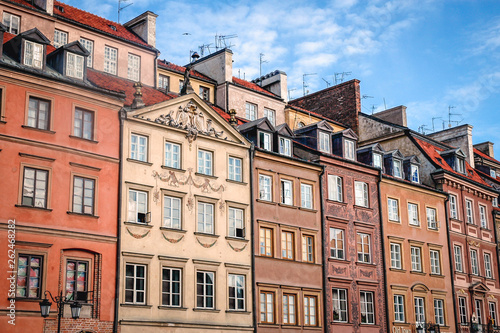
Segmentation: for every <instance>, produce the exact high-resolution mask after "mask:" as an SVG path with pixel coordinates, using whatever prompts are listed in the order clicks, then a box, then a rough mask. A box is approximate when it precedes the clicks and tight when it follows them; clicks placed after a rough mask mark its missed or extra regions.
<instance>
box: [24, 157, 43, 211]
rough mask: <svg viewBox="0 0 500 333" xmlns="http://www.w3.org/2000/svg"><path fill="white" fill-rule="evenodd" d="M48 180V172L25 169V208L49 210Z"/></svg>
mask: <svg viewBox="0 0 500 333" xmlns="http://www.w3.org/2000/svg"><path fill="white" fill-rule="evenodd" d="M48 178H49V172H48V171H47V170H40V169H34V168H28V167H25V168H24V179H23V199H22V205H23V206H29V207H38V208H47V193H48V192H47V187H48Z"/></svg>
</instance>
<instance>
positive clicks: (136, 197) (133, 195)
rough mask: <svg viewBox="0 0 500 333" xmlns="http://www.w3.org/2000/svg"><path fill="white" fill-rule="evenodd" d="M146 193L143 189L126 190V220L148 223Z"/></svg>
mask: <svg viewBox="0 0 500 333" xmlns="http://www.w3.org/2000/svg"><path fill="white" fill-rule="evenodd" d="M148 215H149V213H148V193H147V192H144V191H137V190H129V191H128V221H129V222H137V223H148V222H149V216H148Z"/></svg>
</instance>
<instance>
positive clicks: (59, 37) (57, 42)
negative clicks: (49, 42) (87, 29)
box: [54, 29, 68, 49]
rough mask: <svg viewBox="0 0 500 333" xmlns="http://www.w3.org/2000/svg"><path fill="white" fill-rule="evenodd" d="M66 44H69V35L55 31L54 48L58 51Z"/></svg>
mask: <svg viewBox="0 0 500 333" xmlns="http://www.w3.org/2000/svg"><path fill="white" fill-rule="evenodd" d="M66 44H68V33H67V32H65V31H61V30H58V29H54V47H55V48H56V49H57V48H58V47H60V46H63V45H66Z"/></svg>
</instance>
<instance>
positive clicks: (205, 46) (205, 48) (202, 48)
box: [198, 43, 213, 57]
mask: <svg viewBox="0 0 500 333" xmlns="http://www.w3.org/2000/svg"><path fill="white" fill-rule="evenodd" d="M212 45H213V44H212V43H210V44H202V45H200V46H198V49H199V50H200V56H201V57H203V56H204V54H205V50H207V51H208V54H210V53H212V52H210V46H212Z"/></svg>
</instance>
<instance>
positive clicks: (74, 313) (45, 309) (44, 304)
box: [40, 290, 82, 333]
mask: <svg viewBox="0 0 500 333" xmlns="http://www.w3.org/2000/svg"><path fill="white" fill-rule="evenodd" d="M47 294H48V295H49V296H50V298H51V299H52V302H54V303H56V305H57V333H60V332H61V318H62V315H63V307H64V304H68V303H69V304H70V305H69V306H70V308H71V317H72V318H73V319H78V318H80V311H81V310H82V305H81V304H80V303H78V302H77V301H73V302H70V300H69V299H67V298H66V296H64V297H63V295H62V290H61V292H60V293H59V296H56V297H53V296H52V294H51V293H50V291H48V290H46V291H45V293H44V295H45V298H44V299H43V300H42V301H41V302H40V312H41V314H42V317H43V318H47V317H48V316H49V314H50V306H51V305H52V302H50V301H49V300H48V299H47Z"/></svg>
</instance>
